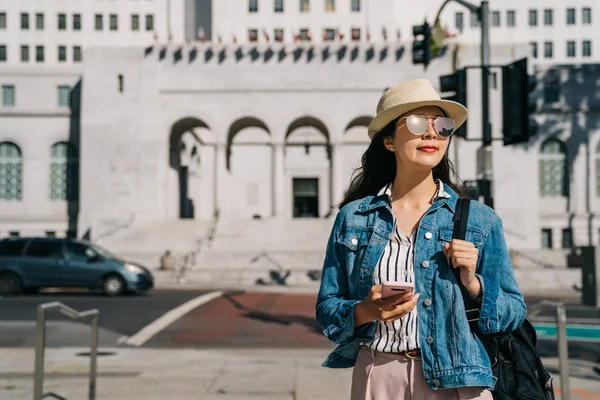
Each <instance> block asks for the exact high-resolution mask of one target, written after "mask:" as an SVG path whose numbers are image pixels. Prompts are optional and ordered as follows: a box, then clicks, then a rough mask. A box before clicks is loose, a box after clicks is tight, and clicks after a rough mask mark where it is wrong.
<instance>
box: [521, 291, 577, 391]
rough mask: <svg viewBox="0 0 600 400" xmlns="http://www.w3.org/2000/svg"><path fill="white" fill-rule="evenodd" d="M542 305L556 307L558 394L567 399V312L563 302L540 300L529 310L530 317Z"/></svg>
mask: <svg viewBox="0 0 600 400" xmlns="http://www.w3.org/2000/svg"><path fill="white" fill-rule="evenodd" d="M543 306H552V307H555V308H556V340H557V342H558V369H559V370H560V395H561V399H562V400H569V399H570V393H571V388H570V385H569V347H568V342H567V312H566V310H565V303H562V302H559V301H551V300H542V301H540V302H539V303H537V304H536V305H534V306H533V307H531V309H530V310H529V315H530V317H535V315H536V314H537V313H538V312H539V311H541V309H542V307H543Z"/></svg>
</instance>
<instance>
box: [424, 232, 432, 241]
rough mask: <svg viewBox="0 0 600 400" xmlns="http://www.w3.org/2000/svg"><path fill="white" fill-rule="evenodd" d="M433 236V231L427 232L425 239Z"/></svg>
mask: <svg viewBox="0 0 600 400" xmlns="http://www.w3.org/2000/svg"><path fill="white" fill-rule="evenodd" d="M432 237H433V234H432V233H431V232H426V233H425V239H431V238H432Z"/></svg>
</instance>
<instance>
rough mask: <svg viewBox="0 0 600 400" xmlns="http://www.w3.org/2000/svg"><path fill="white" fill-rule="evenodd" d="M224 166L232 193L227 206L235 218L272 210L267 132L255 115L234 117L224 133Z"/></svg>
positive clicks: (270, 158)
mask: <svg viewBox="0 0 600 400" xmlns="http://www.w3.org/2000/svg"><path fill="white" fill-rule="evenodd" d="M226 157H227V160H226V161H227V169H228V171H229V172H230V176H231V184H232V187H233V188H235V193H236V196H231V199H230V201H231V202H232V203H231V205H230V209H231V210H232V212H233V213H235V214H236V216H237V217H239V218H245V219H249V218H264V217H266V216H269V215H270V214H271V212H272V208H273V204H272V200H273V196H272V195H271V194H272V191H273V179H272V170H273V157H272V144H271V132H270V130H269V128H268V127H267V125H266V124H265V123H264V122H263V121H262V120H260V119H258V118H255V117H242V118H239V119H237V120H236V121H234V122H233V123H232V124H231V126H230V128H229V131H228V134H227V149H226Z"/></svg>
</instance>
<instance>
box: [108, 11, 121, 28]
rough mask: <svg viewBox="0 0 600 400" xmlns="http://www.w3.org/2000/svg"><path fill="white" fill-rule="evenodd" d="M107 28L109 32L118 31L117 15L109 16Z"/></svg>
mask: <svg viewBox="0 0 600 400" xmlns="http://www.w3.org/2000/svg"><path fill="white" fill-rule="evenodd" d="M109 26H110V30H111V31H116V30H118V29H119V20H118V18H117V14H110V18H109Z"/></svg>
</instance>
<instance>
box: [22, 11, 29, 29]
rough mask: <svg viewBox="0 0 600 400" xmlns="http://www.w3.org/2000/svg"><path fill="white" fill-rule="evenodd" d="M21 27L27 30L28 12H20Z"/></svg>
mask: <svg viewBox="0 0 600 400" xmlns="http://www.w3.org/2000/svg"><path fill="white" fill-rule="evenodd" d="M21 29H22V30H28V29H29V14H27V13H21Z"/></svg>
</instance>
